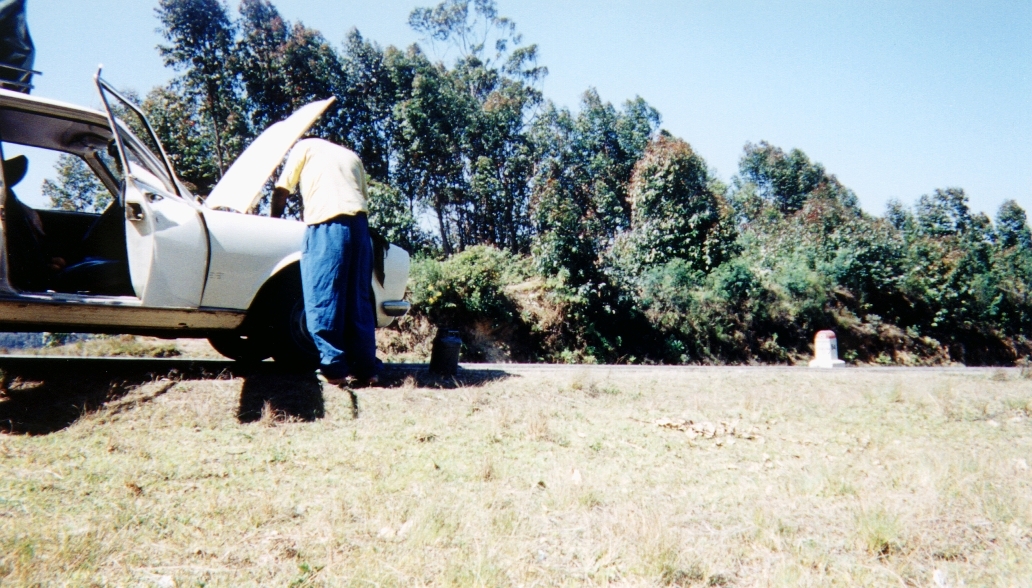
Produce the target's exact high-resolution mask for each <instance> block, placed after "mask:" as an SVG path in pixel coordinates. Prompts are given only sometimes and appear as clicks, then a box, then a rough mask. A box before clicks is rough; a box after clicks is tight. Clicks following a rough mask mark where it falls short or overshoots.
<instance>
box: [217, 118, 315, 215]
mask: <svg viewBox="0 0 1032 588" xmlns="http://www.w3.org/2000/svg"><path fill="white" fill-rule="evenodd" d="M334 100H335V98H327V99H326V100H319V101H317V102H311V103H309V104H306V105H305V106H302V107H301V108H299V109H298V110H297V111H296V112H294V114H292V115H290V116H289V117H288V118H286V119H284V120H281V121H280V122H278V123H276V124H274V125H272V126H270V127H269V128H267V129H265V132H263V133H262V134H261V135H258V138H257V139H255V140H254V141H253V142H252V143H251V145H250V146H249V147H248V148H247V149H245V150H244V152H243V153H241V154H240V157H238V158H237V159H236V161H234V162H233V165H231V166H230V167H229V169H228V170H226V174H225V175H223V176H222V179H221V180H219V182H218V183H217V184H215V187H214V188H213V189H212V191H211V194H209V195H208V197H207V198H206V199H205V200H204V204H205V206H207V207H208V208H224V209H230V210H235V211H237V212H247V211H248V210H250V209H251V207H253V206H254V205H255V203H256V202H258V199H259V198H261V195H262V186H264V185H265V182H266V181H267V180H268V179H269V176H271V175H272V173H273V172H274V171H276V166H278V165H279V164H280V162H282V161H283V158H284V157H285V156H286V154H287V151H290V148H291V147H293V145H294V143H296V142H297V140H298V139H300V138H301V136H302V135H304V134H305V132H306V131H308V129H310V128H311V127H312V125H313V124H315V121H317V120H319V117H320V116H322V114H323V113H324V112H326V109H327V108H329V107H330V105H331V104H333V102H334Z"/></svg>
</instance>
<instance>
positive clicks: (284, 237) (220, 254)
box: [201, 210, 305, 308]
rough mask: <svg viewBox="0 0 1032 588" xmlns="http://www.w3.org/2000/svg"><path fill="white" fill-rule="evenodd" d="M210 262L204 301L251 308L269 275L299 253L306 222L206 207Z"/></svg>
mask: <svg viewBox="0 0 1032 588" xmlns="http://www.w3.org/2000/svg"><path fill="white" fill-rule="evenodd" d="M204 220H205V223H206V224H207V226H208V235H209V236H210V240H211V263H210V265H209V267H208V280H207V286H206V287H205V289H204V299H203V300H202V301H201V304H202V306H216V307H219V308H247V307H248V306H250V304H251V301H252V300H254V297H255V295H256V294H257V293H258V290H259V289H260V288H261V287H262V284H264V283H265V281H266V280H268V279H269V278H270V277H272V276H273V275H275V274H276V273H277V272H278V271H279V270H280V269H282V268H283V267H284V266H286V265H288V264H289V263H290V262H291V261H295V260H297V258H299V257H300V252H301V239H302V238H303V237H304V233H305V225H304V223H300V222H297V221H294V220H287V219H278V218H271V217H267V216H255V215H250V214H239V213H236V212H228V211H222V210H205V211H204Z"/></svg>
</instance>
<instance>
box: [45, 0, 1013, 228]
mask: <svg viewBox="0 0 1032 588" xmlns="http://www.w3.org/2000/svg"><path fill="white" fill-rule="evenodd" d="M274 3H275V4H276V6H277V7H278V8H279V10H280V12H281V13H282V14H283V15H284V16H285V17H286V18H288V19H291V20H301V21H303V22H304V23H305V24H306V25H308V26H310V27H313V28H316V29H319V30H321V31H322V32H323V34H324V35H325V36H326V38H327V39H328V40H330V41H331V42H333V43H337V44H339V43H340V42H341V41H342V40H343V38H344V35H345V34H346V33H347V31H348V30H349V29H351V28H352V27H357V28H358V29H359V30H360V31H361V32H362V34H363V35H364V36H365V37H366V38H367V39H371V40H374V41H377V42H378V43H380V44H381V45H397V46H405V45H408V44H410V43H412V42H416V41H418V40H419V39H418V36H417V35H416V34H415V33H414V32H412V31H411V30H410V29H409V28H408V26H407V25H406V21H407V17H408V14H409V12H410V11H411V10H412V8H414V7H415V6H425V5H430V4H431V2H430V1H427V2H418V1H415V0H405V1H402V0H378V1H377V2H354V1H351V0H274ZM156 4H157V2H156V0H155V1H143V0H92V1H90V2H83V1H82V0H28V12H29V15H28V16H29V26H30V30H31V32H32V35H33V38H34V40H35V42H36V46H37V60H36V66H37V67H36V68H37V69H39V70H42V71H43V72H44V75H43V76H42V77H40V78H38V79H37V90H36V92H35V93H36V94H38V95H41V96H47V97H51V98H56V99H61V100H67V101H71V102H76V103H82V104H87V105H95V104H96V102H97V100H96V98H95V91H94V88H93V86H92V74H93V72H94V71H95V69H96V67H97V65H98V64H99V63H104V64H105V76H106V77H107V78H108V79H109V80H110V81H112V82H113V83H114V84H115V85H117V86H119V87H132V88H135V89H137V90H139V91H141V92H145V91H146V90H147V89H149V88H150V87H151V86H153V85H155V84H159V83H162V82H164V81H166V80H167V79H168V78H169V77H170V75H171V72H169V71H168V70H165V69H164V68H163V67H162V65H161V60H160V58H159V57H158V54H157V51H156V50H155V49H154V46H155V45H156V44H157V43H159V42H160V40H161V39H160V37H159V35H158V34H157V32H156V30H155V29H156V27H157V20H156V18H155V17H154V12H153V9H154V6H156ZM229 4H230V5H231V6H233V7H234V8H235V6H236V4H237V2H236V0H230V2H229ZM498 5H499V9H500V12H501V13H502V14H503V15H506V16H509V17H511V18H512V19H513V20H514V21H515V22H516V23H517V25H518V27H519V30H520V31H521V32H522V33H523V34H524V38H525V40H526V41H527V42H530V43H537V44H538V46H539V49H540V55H541V64H542V65H546V66H547V67H548V68H549V70H550V74H549V76H548V78H547V79H546V80H545V82H544V84H543V90H544V92H545V95H546V96H547V97H548V98H551V99H552V100H554V101H555V102H557V103H558V104H561V105H565V106H569V107H571V108H576V106H577V104H578V102H579V98H580V95H581V94H582V93H583V92H584V90H585V89H587V88H588V87H591V86H594V87H596V88H597V89H598V91H599V93H600V94H601V96H602V98H603V99H605V100H608V101H611V102H614V103H622V102H623V101H624V100H627V99H629V98H633V97H634V96H636V95H640V96H642V97H643V98H645V99H646V100H647V101H648V102H649V103H651V104H652V105H653V106H655V107H656V108H658V109H659V111H660V112H661V113H662V115H663V126H664V127H665V128H666V129H668V130H669V131H670V132H672V133H674V134H675V135H678V136H680V137H683V138H684V139H686V140H687V141H688V142H689V143H691V144H692V146H693V147H694V148H695V150H696V151H697V152H698V153H700V154H701V155H702V156H703V157H704V158H705V159H706V161H707V162H709V164H710V165H711V166H712V167H714V168H715V169H716V170H717V173H718V175H719V176H720V177H721V178H723V179H724V180H728V179H730V177H731V176H732V175H733V174H734V173H735V171H736V169H737V164H738V158H739V157H740V156H741V153H742V147H743V145H744V144H745V143H746V142H747V141H752V142H758V141H761V140H766V141H769V142H771V143H773V144H775V145H778V146H780V147H782V148H785V149H790V148H799V149H802V150H803V151H805V152H806V153H807V154H808V155H809V156H810V157H811V158H812V159H813V160H815V161H819V162H821V163H823V164H824V165H825V167H826V168H827V169H828V170H829V171H830V172H831V173H834V174H836V175H837V176H838V178H839V179H840V180H841V181H842V182H843V183H845V184H846V185H847V186H849V187H850V188H852V189H853V190H854V191H856V193H857V195H858V196H859V197H860V201H861V204H862V205H863V207H864V208H865V209H866V210H868V211H870V212H872V213H876V214H881V213H882V212H883V211H884V208H885V202H886V201H887V200H888V199H890V198H899V199H900V200H902V201H904V202H905V203H912V202H913V201H914V200H915V199H916V198H917V197H918V196H920V195H921V194H926V193H929V192H931V191H932V190H933V189H935V188H945V187H948V186H959V187H962V188H964V189H965V190H966V191H967V193H968V195H969V196H970V198H971V201H972V207H973V208H974V209H976V210H982V211H985V212H987V213H988V214H990V216H994V217H995V214H996V210H997V208H998V207H999V205H1000V203H1001V202H1003V201H1004V200H1006V199H1008V198H1013V199H1015V200H1017V201H1018V203H1019V204H1021V205H1022V206H1023V207H1024V208H1025V209H1026V210H1030V209H1032V2H1028V1H1027V0H1022V1H1013V2H1008V1H997V2H992V3H987V2H952V1H941V0H940V1H936V2H932V1H907V2H898V1H891V2H890V1H880V0H856V1H851V0H841V1H834V2H832V1H817V0H797V1H794V2H778V3H775V2H761V1H731V0H715V1H684V0H681V1H678V0H636V1H634V2H631V1H622V0H613V1H607V0H593V1H592V0H563V1H562V2H557V1H555V0H552V1H549V2H546V1H542V0H520V1H519V2H515V1H513V0H498ZM45 171H46V170H42V169H34V170H33V174H32V176H33V177H34V176H39V174H42V173H44V172H45ZM33 177H30V178H29V181H32V180H33ZM39 177H42V176H39Z"/></svg>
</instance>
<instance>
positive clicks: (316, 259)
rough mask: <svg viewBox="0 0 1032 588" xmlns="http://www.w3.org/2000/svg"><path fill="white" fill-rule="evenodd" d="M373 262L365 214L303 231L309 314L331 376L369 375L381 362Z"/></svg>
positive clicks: (304, 281)
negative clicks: (377, 346) (377, 340)
mask: <svg viewBox="0 0 1032 588" xmlns="http://www.w3.org/2000/svg"><path fill="white" fill-rule="evenodd" d="M372 264H373V248H372V245H371V244H370V240H369V221H368V219H367V218H366V215H365V214H362V213H360V214H357V215H354V216H350V215H341V216H336V217H334V218H331V219H330V220H328V221H326V222H322V223H319V224H316V225H309V226H308V228H307V229H306V230H305V238H304V243H303V245H302V247H301V287H302V289H303V290H304V296H305V317H306V322H307V323H308V332H309V333H311V334H312V339H314V340H315V346H316V348H317V349H318V350H319V362H320V364H321V369H322V373H323V375H324V376H326V377H327V378H330V379H338V378H343V377H345V376H348V375H351V376H354V377H356V378H369V377H371V376H374V375H376V374H378V373H379V371H380V369H381V367H382V366H383V364H382V363H380V360H378V359H376V335H375V333H374V329H375V328H376V316H375V314H374V309H373V287H372V279H373V267H372Z"/></svg>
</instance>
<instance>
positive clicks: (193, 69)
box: [155, 0, 250, 176]
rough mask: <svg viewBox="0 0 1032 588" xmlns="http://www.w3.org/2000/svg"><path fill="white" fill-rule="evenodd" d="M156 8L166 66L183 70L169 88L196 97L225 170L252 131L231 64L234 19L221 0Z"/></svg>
mask: <svg viewBox="0 0 1032 588" xmlns="http://www.w3.org/2000/svg"><path fill="white" fill-rule="evenodd" d="M155 12H156V14H157V16H158V19H159V21H160V22H161V28H160V29H159V31H160V32H161V35H162V37H164V39H165V41H166V42H167V43H168V44H165V45H159V46H158V52H159V53H160V54H161V57H162V59H163V60H164V63H165V65H166V66H168V67H171V68H173V69H174V70H176V71H178V72H180V75H179V78H178V79H177V80H175V83H174V84H173V85H172V86H171V87H170V90H172V91H176V90H180V91H183V92H185V93H188V94H189V95H191V96H192V97H193V98H195V99H196V100H197V103H198V105H199V108H200V112H201V113H202V115H203V116H205V117H206V118H207V119H208V120H207V122H208V124H210V129H211V140H212V147H213V150H212V152H213V155H214V157H215V162H216V166H217V169H218V174H219V175H220V176H221V174H222V173H224V172H225V170H226V168H227V167H228V166H229V164H230V163H231V162H232V161H233V159H234V158H235V157H236V155H237V154H238V153H239V152H240V150H241V149H242V147H243V144H244V142H245V141H246V139H247V137H248V136H249V135H250V133H249V130H248V128H247V121H246V120H245V117H244V113H243V96H242V95H241V88H240V84H239V82H238V80H237V77H236V75H235V73H234V69H233V67H232V64H233V63H234V61H235V59H236V54H235V47H234V39H235V35H236V24H235V23H234V22H233V20H232V18H231V17H230V14H229V11H228V9H227V8H226V6H225V5H224V4H223V3H222V2H221V1H220V0H159V2H158V7H157V8H156V9H155Z"/></svg>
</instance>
